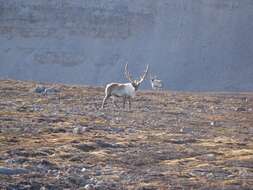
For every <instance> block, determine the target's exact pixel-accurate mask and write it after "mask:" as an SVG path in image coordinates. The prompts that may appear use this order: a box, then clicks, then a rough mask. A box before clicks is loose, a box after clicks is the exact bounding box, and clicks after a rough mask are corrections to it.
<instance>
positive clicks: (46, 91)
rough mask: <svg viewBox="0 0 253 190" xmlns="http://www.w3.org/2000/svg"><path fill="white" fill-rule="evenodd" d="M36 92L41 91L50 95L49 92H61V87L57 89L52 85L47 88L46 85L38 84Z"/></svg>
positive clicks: (40, 92)
mask: <svg viewBox="0 0 253 190" xmlns="http://www.w3.org/2000/svg"><path fill="white" fill-rule="evenodd" d="M34 92H35V93H39V94H43V95H48V94H56V93H59V92H60V90H59V89H56V88H54V87H51V88H47V87H45V86H37V87H36V88H35V89H34Z"/></svg>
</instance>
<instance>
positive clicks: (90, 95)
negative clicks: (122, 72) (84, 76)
mask: <svg viewBox="0 0 253 190" xmlns="http://www.w3.org/2000/svg"><path fill="white" fill-rule="evenodd" d="M37 85H38V84H37V83H35V82H22V81H14V80H1V81H0V187H1V188H2V189H115V190H116V189H117V190H118V189H142V190H144V189H149V190H151V189H253V188H252V187H253V138H252V137H253V110H252V109H253V93H183V92H172V91H161V92H154V91H140V92H138V93H137V96H136V98H135V99H134V100H133V102H132V109H131V110H130V111H129V110H128V109H122V108H121V109H117V108H115V107H113V104H112V102H111V101H108V103H107V105H106V107H105V109H103V110H100V109H99V108H100V106H101V103H102V99H103V96H104V90H103V89H102V88H100V87H88V86H70V85H69V86H68V85H61V84H41V85H43V86H45V87H48V88H56V89H57V90H59V92H55V93H48V94H42V93H36V92H35V91H34V89H35V88H36V86H37ZM120 101H121V100H119V103H118V104H121V102H120Z"/></svg>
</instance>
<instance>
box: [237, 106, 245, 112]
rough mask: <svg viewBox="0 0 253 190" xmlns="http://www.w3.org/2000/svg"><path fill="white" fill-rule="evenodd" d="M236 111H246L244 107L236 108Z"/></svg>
mask: <svg viewBox="0 0 253 190" xmlns="http://www.w3.org/2000/svg"><path fill="white" fill-rule="evenodd" d="M236 111H237V112H244V111H247V110H246V108H243V107H240V108H237V109H236Z"/></svg>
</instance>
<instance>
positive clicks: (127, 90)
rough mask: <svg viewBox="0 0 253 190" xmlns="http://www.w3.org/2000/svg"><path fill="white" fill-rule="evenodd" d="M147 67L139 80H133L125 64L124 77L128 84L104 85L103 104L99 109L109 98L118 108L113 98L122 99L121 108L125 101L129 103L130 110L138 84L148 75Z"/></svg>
mask: <svg viewBox="0 0 253 190" xmlns="http://www.w3.org/2000/svg"><path fill="white" fill-rule="evenodd" d="M148 68H149V65H147V67H146V70H145V72H144V74H143V75H142V76H141V77H140V79H139V80H133V79H132V77H131V75H130V73H129V71H128V66H127V64H126V65H125V77H126V78H127V79H128V80H129V82H130V83H110V84H107V85H106V88H105V97H104V99H103V104H102V106H101V108H104V105H105V102H106V100H107V99H108V98H109V97H111V96H112V97H113V103H114V105H115V106H116V107H118V108H119V106H118V105H117V104H116V102H115V99H114V97H123V108H125V103H126V100H128V102H129V109H131V98H134V97H135V93H136V91H137V90H138V88H139V86H140V84H141V83H142V82H143V81H144V79H145V77H146V75H147V73H148Z"/></svg>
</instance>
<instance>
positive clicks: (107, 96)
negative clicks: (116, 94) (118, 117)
mask: <svg viewBox="0 0 253 190" xmlns="http://www.w3.org/2000/svg"><path fill="white" fill-rule="evenodd" d="M109 97H110V95H105V97H104V99H103V103H102V106H101V108H102V109H103V108H104V105H105V102H106V100H107V99H108V98H109Z"/></svg>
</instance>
